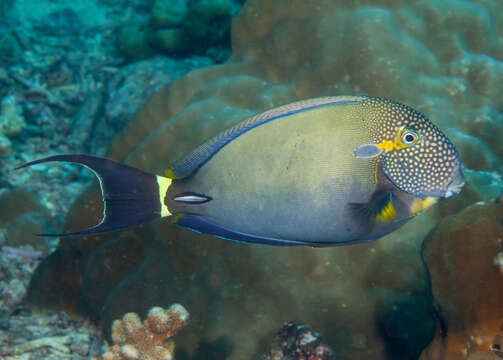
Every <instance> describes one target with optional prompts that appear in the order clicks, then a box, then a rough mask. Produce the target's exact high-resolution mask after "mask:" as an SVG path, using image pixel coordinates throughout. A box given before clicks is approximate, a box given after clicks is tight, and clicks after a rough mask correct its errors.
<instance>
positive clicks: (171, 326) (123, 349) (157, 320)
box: [103, 304, 189, 360]
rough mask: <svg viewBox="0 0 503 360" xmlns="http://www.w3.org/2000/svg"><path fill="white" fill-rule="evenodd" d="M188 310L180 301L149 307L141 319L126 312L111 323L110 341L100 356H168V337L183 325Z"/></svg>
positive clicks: (149, 359)
mask: <svg viewBox="0 0 503 360" xmlns="http://www.w3.org/2000/svg"><path fill="white" fill-rule="evenodd" d="M188 320H189V313H188V312H187V310H186V309H185V308H184V307H183V306H182V305H180V304H173V305H171V306H170V307H169V309H167V310H166V309H163V308H161V307H153V308H152V309H150V311H149V312H148V315H147V318H146V319H145V321H144V322H143V323H142V322H141V320H140V317H139V316H138V314H136V313H127V314H125V315H124V316H123V317H122V320H115V321H114V322H113V324H112V341H113V343H114V345H113V346H112V347H111V348H109V349H108V350H106V351H105V353H104V354H103V360H136V359H138V360H170V359H173V354H174V351H175V343H174V342H173V341H172V340H170V338H171V337H172V336H173V335H175V334H176V333H177V332H178V331H180V330H181V329H182V328H183V327H185V326H186V325H187V322H188Z"/></svg>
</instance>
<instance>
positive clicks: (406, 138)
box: [400, 130, 419, 145]
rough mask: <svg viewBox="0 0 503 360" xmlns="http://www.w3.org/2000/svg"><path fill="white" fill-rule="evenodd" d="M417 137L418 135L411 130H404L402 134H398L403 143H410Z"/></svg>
mask: <svg viewBox="0 0 503 360" xmlns="http://www.w3.org/2000/svg"><path fill="white" fill-rule="evenodd" d="M418 138H419V136H418V135H417V134H416V133H415V132H413V131H411V130H405V131H404V132H403V133H402V135H400V141H401V142H402V144H404V145H412V144H414V143H415V142H416V141H417V139H418Z"/></svg>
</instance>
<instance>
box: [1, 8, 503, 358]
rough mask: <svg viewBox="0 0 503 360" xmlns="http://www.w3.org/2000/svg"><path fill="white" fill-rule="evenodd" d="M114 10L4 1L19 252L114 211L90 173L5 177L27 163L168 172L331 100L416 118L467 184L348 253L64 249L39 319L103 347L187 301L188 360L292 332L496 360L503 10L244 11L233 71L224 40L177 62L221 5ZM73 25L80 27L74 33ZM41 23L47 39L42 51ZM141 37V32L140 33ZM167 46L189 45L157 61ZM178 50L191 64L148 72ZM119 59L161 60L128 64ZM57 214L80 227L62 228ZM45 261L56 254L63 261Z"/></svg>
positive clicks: (83, 245) (74, 242) (364, 346)
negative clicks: (54, 313)
mask: <svg viewBox="0 0 503 360" xmlns="http://www.w3.org/2000/svg"><path fill="white" fill-rule="evenodd" d="M103 2H104V3H107V4H105V5H106V6H107V9H109V10H108V11H109V12H108V13H107V16H104V15H103V14H104V12H103V11H101V12H99V11H98V12H96V14H97V15H96V16H91V15H89V13H93V11H94V8H93V7H94V6H96V7H98V8H99V7H101V6H104V5H103V4H98V3H95V2H85V3H84V2H82V3H80V2H76V3H75V4H77V5H73V6H72V7H70V10H65V11H64V12H62V13H57V12H56V13H54V11H55V10H56V9H52V10H53V12H51V11H47V12H46V13H43V12H42V13H41V14H38V18H39V19H40V20H39V21H40V22H35V20H33V18H37V15H36V11H33V13H34V14H33V15H32V19H30V20H26V19H25V17H26V13H29V12H28V11H25V12H22V11H21V9H23V8H25V9H26V6H24V5H26V4H27V3H26V1H21V0H18V1H14V2H13V5H12V6H13V8H12V9H11V10H7V9H8V7H7V6H3V4H4V2H2V3H1V4H2V6H1V7H0V16H3V17H4V18H3V19H5V21H7V24H10V27H9V26H6V25H0V26H3V29H5V31H2V32H1V33H0V37H2V41H0V46H2V48H3V49H6V50H5V51H2V52H1V53H0V59H1V68H0V95H1V97H2V112H1V114H0V124H5V125H2V127H0V128H1V129H2V136H1V137H0V150H1V153H2V155H4V156H5V157H4V158H3V160H2V161H1V162H0V171H1V174H2V178H1V179H2V180H1V186H2V190H1V194H0V206H1V208H2V210H1V212H0V226H1V227H2V228H3V229H4V231H3V232H2V233H5V234H6V236H5V237H2V238H3V239H4V240H2V241H4V242H5V244H6V245H9V246H10V245H15V246H17V245H18V244H22V243H27V242H29V243H30V244H35V246H41V245H39V244H40V240H34V239H33V238H31V237H30V236H29V234H30V233H31V231H30V232H28V231H20V230H18V229H19V228H21V229H26V228H27V227H29V226H32V227H35V228H36V227H37V226H38V227H39V228H41V227H42V228H44V229H47V228H48V227H50V226H52V227H55V228H57V229H58V230H59V229H61V228H62V226H64V228H65V229H67V230H68V229H70V230H76V229H81V228H85V227H86V226H89V225H92V224H95V223H96V221H97V218H98V217H99V215H100V213H101V209H100V206H101V203H100V200H99V198H98V192H97V189H96V188H92V189H90V190H85V191H84V192H83V193H82V194H80V193H81V192H82V189H83V187H84V186H85V184H86V183H88V182H89V179H90V176H89V174H86V173H85V172H82V171H80V170H75V169H73V168H69V167H63V168H60V167H56V166H52V167H49V166H48V167H46V168H44V169H45V170H44V171H43V172H40V171H35V170H33V171H27V172H25V173H23V174H19V173H16V174H13V173H12V172H10V171H9V170H10V169H11V168H12V167H14V166H16V165H19V164H21V163H22V162H25V161H29V160H33V159H35V158H38V157H41V156H44V155H51V154H55V153H61V152H69V151H70V152H78V151H80V152H91V153H93V154H98V155H105V154H106V155H107V156H108V157H110V158H113V159H115V160H119V161H124V162H126V163H127V164H129V165H133V166H136V167H139V168H141V169H143V170H145V171H149V172H154V173H159V174H162V173H163V172H164V170H165V169H166V166H167V164H169V163H170V162H171V161H174V160H175V159H177V158H178V157H179V156H181V155H183V154H184V153H186V152H187V151H189V150H191V149H192V148H193V147H194V146H195V145H197V144H199V143H201V142H202V141H204V140H205V139H206V138H208V137H210V136H211V135H214V134H215V133H217V132H218V131H220V130H222V129H224V128H227V127H229V126H230V125H233V124H235V123H237V122H238V121H240V120H243V119H245V118H247V117H249V116H251V115H253V114H256V113H258V112H259V111H263V110H266V109H269V108H272V107H274V106H279V105H282V104H284V103H287V102H291V101H294V100H298V99H305V98H312V97H317V96H325V95H343V94H344V95H345V94H367V95H379V96H382V97H387V98H391V99H394V100H397V101H400V102H403V103H406V104H408V105H411V106H413V107H414V108H416V109H417V110H419V111H421V112H422V113H424V114H426V115H428V117H429V118H431V119H432V120H433V121H434V122H435V123H436V124H437V125H438V126H439V127H440V128H441V129H442V130H443V131H444V132H445V133H446V134H447V135H448V137H449V138H450V139H451V140H452V142H453V143H454V144H455V145H456V147H457V149H458V150H459V152H460V154H461V158H462V159H463V164H464V166H465V175H466V176H467V181H468V185H467V187H465V190H464V191H463V192H462V194H461V195H460V196H457V197H455V198H453V199H449V200H446V201H444V202H443V203H442V204H440V205H439V206H437V207H434V208H432V209H431V210H429V211H428V212H427V213H425V214H424V215H422V216H419V217H417V218H416V219H414V220H413V221H411V222H410V223H409V224H408V225H406V226H405V227H403V228H402V229H400V230H399V231H397V232H395V233H393V234H391V235H388V236H386V237H385V238H383V239H380V240H378V241H377V242H373V243H369V244H362V245H356V246H352V247H345V248H336V249H311V248H300V249H285V248H281V249H278V248H271V247H263V246H243V245H239V244H234V243H229V242H225V241H223V240H219V239H214V238H210V237H207V236H197V235H194V234H193V233H190V232H188V231H186V230H183V229H179V228H173V227H172V226H171V225H170V224H167V223H163V222H162V221H160V222H157V223H155V224H152V225H147V226H144V227H142V228H140V229H134V230H130V231H127V232H123V233H114V234H110V235H106V236H97V237H88V238H83V239H70V240H65V241H61V242H60V244H59V246H58V248H57V250H56V251H55V252H54V253H52V254H51V255H50V256H49V257H47V258H46V259H45V260H43V262H42V264H41V265H40V266H39V268H38V270H37V271H36V272H35V275H34V277H33V279H32V281H31V284H30V287H29V291H28V302H29V303H30V304H31V305H38V306H39V307H42V308H47V307H50V308H53V309H66V310H73V311H75V312H78V313H80V314H83V315H85V316H88V317H91V318H92V319H93V320H94V321H96V322H98V323H99V324H100V325H101V326H102V327H103V328H104V329H105V330H108V329H110V324H111V322H112V320H113V319H118V318H121V317H122V315H123V314H124V313H126V312H131V311H133V312H137V313H139V314H141V315H144V314H146V312H147V310H148V309H150V308H151V307H152V306H154V305H161V306H168V305H170V304H172V303H176V302H180V303H182V304H183V305H184V306H185V307H186V308H187V309H188V311H189V312H190V314H191V321H190V324H189V325H188V326H187V328H186V329H184V330H183V331H184V332H183V335H182V336H181V337H180V338H179V339H178V338H177V346H178V347H179V348H180V358H182V359H183V358H191V357H193V356H194V357H196V356H199V355H198V354H201V352H199V350H197V349H198V347H199V348H202V347H204V346H206V347H204V348H205V349H208V348H211V349H213V350H212V351H215V352H216V353H217V354H220V358H229V359H252V358H256V357H257V356H258V354H260V353H261V352H266V351H267V349H268V346H267V343H268V342H270V341H269V340H268V339H269V337H270V336H271V334H273V333H274V332H275V331H276V330H277V329H279V328H281V325H282V324H283V323H285V322H287V321H291V320H294V319H296V320H300V321H302V322H307V323H309V324H310V325H312V326H313V328H315V329H316V330H317V331H320V332H321V333H322V334H323V335H324V339H325V340H326V343H328V344H330V346H331V347H332V348H333V349H334V352H335V354H336V356H337V358H338V359H361V358H372V359H417V358H418V357H419V358H421V359H458V358H459V356H460V354H461V356H465V358H473V359H475V358H479V359H480V358H483V359H494V358H495V356H498V355H497V346H501V344H499V343H498V340H496V339H498V336H499V332H500V326H501V324H502V322H503V315H502V314H503V305H502V304H503V300H502V296H503V288H502V287H501V276H502V275H501V274H502V272H501V263H502V261H501V258H502V256H503V255H501V254H502V250H503V246H502V244H501V240H498V239H501V238H503V234H502V232H503V228H502V226H501V214H502V212H501V209H500V207H501V206H500V204H499V203H498V201H493V200H490V199H492V198H497V197H498V196H500V195H501V191H502V189H503V185H502V181H501V177H500V173H501V170H502V163H501V159H502V158H503V145H502V142H501V141H500V139H501V137H502V135H503V99H502V97H501V93H502V90H503V89H502V87H503V85H502V82H501V79H502V78H503V37H502V34H503V4H502V3H501V1H499V0H492V1H490V0H486V1H482V0H480V1H464V0H448V1H434V0H417V1H400V0H379V1H370V0H368V1H342V0H332V1H328V0H326V1H323V0H321V1H311V0H307V1H306V0H302V1H301V0H290V1H269V0H249V1H247V2H246V3H245V4H244V7H243V8H242V10H241V11H240V12H239V13H238V14H237V16H236V17H235V18H234V19H233V23H232V31H231V41H232V57H231V58H230V59H229V61H227V62H226V63H225V64H223V65H214V66H208V65H211V64H212V63H213V62H214V61H218V62H219V61H222V58H225V56H226V55H225V47H222V46H223V45H222V43H221V42H219V41H216V42H213V40H211V41H209V43H210V44H216V45H215V46H216V47H215V48H213V49H214V50H211V51H210V50H209V49H208V50H207V49H205V48H204V47H202V45H201V44H203V43H204V41H195V40H193V42H194V54H197V55H206V56H207V57H201V56H199V57H190V58H184V57H185V56H187V55H186V54H187V53H190V51H188V50H190V49H191V47H189V48H188V49H187V48H185V47H184V48H183V51H182V52H178V50H176V49H177V48H176V46H179V45H180V44H183V46H186V42H183V41H182V42H180V41H179V38H177V36H182V35H180V34H182V33H183V32H184V31H186V30H185V29H186V28H187V27H188V23H187V22H185V21H186V20H187V19H188V18H187V16H188V15H187V14H189V13H190V11H191V10H190V9H191V8H192V6H193V5H194V4H196V5H197V4H198V3H211V1H207V2H206V1H205V2H203V1H188V2H183V1H177V3H180V4H179V10H180V11H178V12H175V13H173V12H170V11H168V10H169V9H168V10H166V7H164V9H165V10H166V11H167V13H168V14H167V17H166V16H164V15H162V14H161V13H159V11H161V10H162V9H163V7H162V6H165V2H163V1H159V0H157V1H155V2H153V1H134V2H130V3H129V4H127V3H126V2H115V3H114V2H110V1H108V2H105V1H103ZM8 3H10V2H5V4H8ZM219 3H223V2H222V1H215V4H219ZM29 4H30V6H31V9H32V10H36V9H39V7H38V6H37V5H36V4H35V3H33V4H32V3H29ZM81 4H85V5H81ZM23 6H24V7H23ZM30 6H28V7H27V8H28V9H30ZM232 6H236V4H235V3H233V4H232ZM231 8H233V7H231ZM64 9H65V7H64V6H63V7H60V8H59V9H58V10H64ZM67 9H68V7H67ZM128 9H129V10H128ZM229 9H230V8H229ZM232 11H234V10H232ZM2 14H3V15H2ZM70 14H71V15H70ZM231 14H233V13H232V12H231ZM165 15H166V14H165ZM75 16H76V17H75ZM47 17H50V19H49V20H44V19H47ZM169 17H171V19H170V20H169V21H168V22H165V21H167V20H166V18H169ZM224 18H225V16H224ZM228 18H229V17H228V16H227V19H228ZM65 19H66V20H65ZM76 19H79V21H80V23H81V24H82V26H80V27H75V26H72V25H74V24H75V23H76V21H77V20H76ZM173 19H174V20H173ZM180 19H183V20H180ZM196 19H197V20H198V21H199V20H201V19H202V18H198V17H196ZM124 20H127V21H124ZM5 21H3V23H5ZM37 21H38V20H37ZM54 23H58V24H66V25H64V26H63V28H64V29H66V30H64V31H63V30H61V31H60V30H58V29H59V28H61V26H52V27H51V26H50V24H54ZM28 24H34V25H35V24H38V28H37V29H38V30H39V32H37V36H34V35H33V31H35V30H33V29H30V26H28ZM131 24H132V25H131ZM160 24H163V25H160ZM168 24H169V25H168ZM210 24H211V26H210V25H208V26H207V27H206V29H207V31H208V33H211V34H212V35H211V36H214V34H215V33H214V32H212V31H211V29H212V26H214V25H213V22H211V21H210ZM34 25H33V26H32V27H35V26H34ZM134 26H136V27H137V28H139V29H140V30H141V31H140V30H139V31H131V32H130V33H129V34H128V29H134ZM224 27H225V25H222V27H219V29H224ZM203 28H204V27H203ZM84 29H85V31H84ZM14 30H19V31H18V32H16V31H14ZM43 30H46V32H47V33H44V31H43ZM30 31H32V32H30ZM55 34H56V35H55ZM152 34H157V35H156V36H154V35H152ZM159 34H162V35H163V36H165V37H164V40H166V39H168V40H169V41H171V42H168V43H167V44H170V46H175V47H174V48H173V47H172V48H170V49H171V50H167V49H166V48H164V47H163V46H164V44H166V42H165V43H162V45H161V43H157V45H155V46H153V45H152V44H153V43H152V41H153V40H152V39H159V36H160V35H159ZM133 35H134V36H133ZM183 36H186V35H183ZM39 37H42V38H41V39H38V38H39ZM76 38H78V39H80V40H81V41H82V45H81V46H76V44H77V42H76V41H75V39H76ZM138 38H139V40H138ZM121 39H122V40H121ZM177 39H178V40H177ZM42 40H44V41H42ZM125 40H128V41H129V43H128V41H125ZM41 44H44V45H43V46H42V45H41ZM173 44H174V45H173ZM139 45H141V47H139ZM41 46H42V48H41ZM128 46H130V48H128ZM180 46H181V45H180ZM131 49H133V51H132V52H131ZM173 49H175V50H173ZM166 51H174V54H175V55H177V56H178V59H176V60H175V59H173V58H168V57H161V58H156V59H151V58H150V57H151V56H153V55H157V54H165V52H166ZM6 53H8V54H11V55H10V56H5V55H3V54H6ZM215 53H216V54H217V55H214V54H215ZM130 54H132V55H130ZM219 54H220V55H219ZM136 55H138V57H136ZM121 56H123V57H125V58H126V59H127V61H129V62H132V61H135V60H136V59H138V58H147V59H148V60H146V61H142V62H133V63H130V64H129V65H126V62H125V61H124V58H121ZM200 66H206V67H203V68H201V69H198V70H194V71H192V72H190V73H189V74H187V75H185V76H182V75H183V74H184V73H185V72H187V71H188V70H191V69H193V68H196V67H200ZM154 93H155V94H154ZM152 94H154V95H153V97H152V99H151V100H150V101H149V102H148V103H147V104H146V105H144V106H143V107H142V108H141V109H140V111H139V112H138V113H137V114H136V115H135V116H134V117H132V115H133V114H134V113H135V112H136V110H137V109H138V107H139V106H140V105H141V104H142V103H144V101H145V100H146V99H147V98H148V97H150V96H151V95H152ZM12 95H14V97H12ZM131 103H135V104H137V105H135V106H131ZM4 109H5V110H4ZM124 109H127V110H124ZM131 117H132V118H131ZM18 129H20V130H19V131H18ZM56 129H57V131H56ZM116 133H118V135H117V136H115V137H114V138H113V140H112V137H113V136H114V135H115V134H116ZM27 177H30V181H27ZM69 180H72V181H70V184H71V185H70V186H69V185H68V184H67V183H68V182H69ZM75 180H78V181H75ZM21 183H22V185H21ZM28 183H35V184H34V185H27V184H28ZM79 194H80V195H79ZM73 199H75V201H74V202H73V205H72V206H71V207H70V206H69V202H70V200H73ZM61 213H68V214H69V215H68V218H67V219H63V218H59V219H56V220H54V219H53V218H54V215H55V214H61ZM448 215H453V216H452V217H449V218H447V219H444V220H442V218H445V217H447V216H448ZM16 224H19V225H18V226H16ZM469 227H471V230H470V231H466V229H467V228H469ZM425 240H426V241H425ZM423 241H425V245H424V253H423V256H424V259H425V263H426V264H427V268H426V269H425V267H424V265H423V261H422V257H421V251H422V244H423ZM42 244H43V246H42V247H41V250H44V251H45V250H46V249H47V248H51V247H53V246H54V245H53V244H51V243H50V242H49V241H48V240H47V239H46V240H45V242H42ZM3 282H5V281H3ZM446 289H447V290H446ZM142 317H143V316H142ZM435 324H436V330H434V326H435ZM433 337H435V338H434V340H433V342H432V343H431V345H430V346H429V347H427V346H428V344H429V342H430V340H431V339H432V338H433ZM203 344H206V345H204V346H203ZM208 344H209V345H208ZM425 347H427V348H426V349H425ZM229 349H230V350H229ZM420 354H421V355H420ZM500 354H501V353H500ZM216 356H217V357H218V355H216Z"/></svg>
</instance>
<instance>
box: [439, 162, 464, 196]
mask: <svg viewBox="0 0 503 360" xmlns="http://www.w3.org/2000/svg"><path fill="white" fill-rule="evenodd" d="M465 184H466V181H465V177H464V176H463V173H462V172H461V169H460V168H459V167H458V168H457V169H456V173H455V174H454V177H453V179H452V180H451V182H450V183H449V185H447V190H446V191H445V194H444V197H446V198H450V197H451V196H452V195H455V194H458V193H459V192H461V189H462V188H463V186H465Z"/></svg>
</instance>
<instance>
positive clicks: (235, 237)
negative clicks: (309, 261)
mask: <svg viewBox="0 0 503 360" xmlns="http://www.w3.org/2000/svg"><path fill="white" fill-rule="evenodd" d="M173 222H174V223H175V224H176V225H179V226H183V227H185V228H188V229H190V230H192V231H195V232H197V233H203V234H209V235H213V236H215V237H219V238H222V239H225V240H232V241H237V242H244V243H255V244H265V245H276V246H300V245H306V246H316V247H318V246H333V245H334V243H315V242H307V241H294V240H284V239H276V238H268V237H262V236H257V235H252V234H245V233H241V232H238V231H234V230H230V229H227V228H225V227H223V226H220V225H218V224H215V223H214V222H212V221H210V220H208V219H206V218H204V217H202V216H199V215H192V214H183V215H178V216H175V217H174V219H173Z"/></svg>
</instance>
